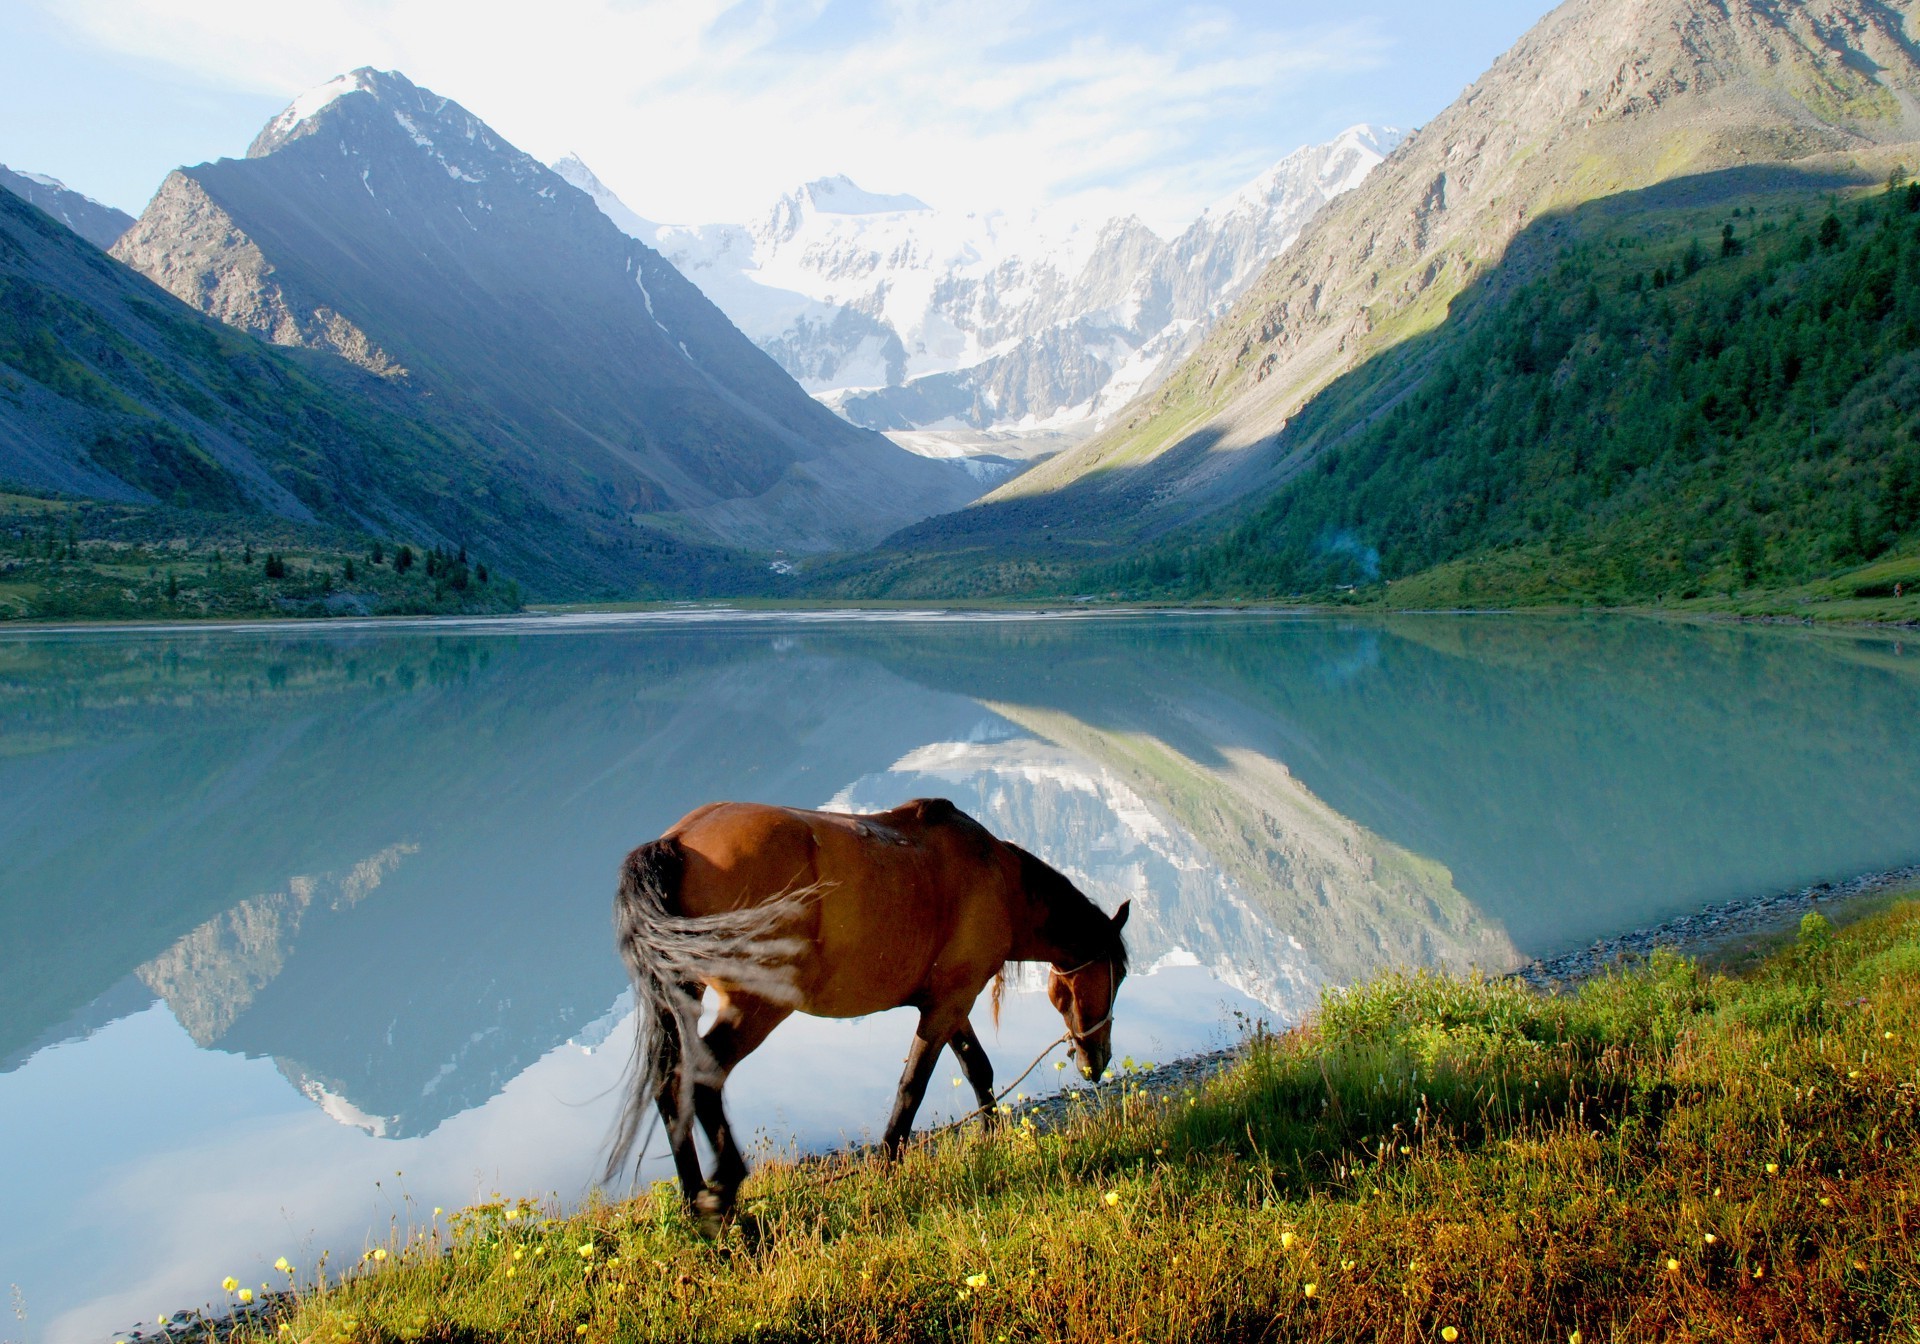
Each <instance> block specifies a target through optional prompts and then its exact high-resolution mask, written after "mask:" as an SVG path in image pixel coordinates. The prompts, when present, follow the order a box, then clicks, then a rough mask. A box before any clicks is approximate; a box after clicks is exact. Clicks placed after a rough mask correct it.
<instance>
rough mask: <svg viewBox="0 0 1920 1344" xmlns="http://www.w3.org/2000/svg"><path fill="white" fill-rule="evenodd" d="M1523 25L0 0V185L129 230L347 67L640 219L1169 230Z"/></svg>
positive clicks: (1088, 3)
mask: <svg viewBox="0 0 1920 1344" xmlns="http://www.w3.org/2000/svg"><path fill="white" fill-rule="evenodd" d="M1548 8H1549V5H1548V3H1547V0H1342V3H1338V4H1329V3H1326V2H1325V0H1320V2H1319V3H1312V4H1308V3H1298V2H1297V0H1265V3H1261V2H1260V0H1229V2H1228V3H1215V4H1191V5H1182V4H1179V3H1177V2H1176V3H1168V2H1167V0H1031V2H1030V3H1029V2H1028V0H997V2H996V3H977V2H976V0H543V2H542V3H539V4H498V3H480V2H479V0H298V3H284V2H281V3H268V4H262V3H260V0H0V52H5V53H7V54H6V56H5V57H4V63H3V64H0V69H4V70H5V75H6V77H5V78H4V79H3V80H0V163H5V164H6V165H7V166H9V167H11V168H14V169H16V170H21V171H29V172H40V173H47V174H50V175H52V176H54V177H58V178H60V179H62V180H63V181H65V182H66V183H67V184H68V185H70V186H72V187H74V188H76V189H77V190H80V191H83V192H85V193H87V194H88V195H91V196H94V197H95V198H97V199H99V200H102V201H105V202H107V203H108V204H110V205H116V206H119V207H120V208H121V209H123V210H126V211H128V212H129V213H132V214H138V213H139V212H140V210H141V209H142V207H144V205H145V204H146V202H147V200H148V198H149V197H150V196H151V195H152V194H153V191H154V189H155V188H157V187H158V186H159V184H160V181H161V180H162V179H163V178H164V177H165V175H166V173H167V172H168V170H169V169H171V168H174V167H176V166H179V165H182V164H191V163H199V162H203V161H205V160H208V159H215V158H220V157H223V156H237V155H240V154H244V153H245V152H246V147H247V145H248V143H249V142H250V141H251V140H252V139H253V137H254V135H255V133H256V132H257V131H258V130H259V128H260V127H261V125H263V124H264V123H265V122H266V121H267V120H268V119H269V118H270V117H272V116H273V114H274V113H276V112H277V111H279V110H280V108H282V107H283V106H285V105H286V104H287V103H288V102H289V101H290V100H291V99H292V98H293V97H294V96H295V95H297V94H298V93H300V92H302V91H303V90H305V89H308V88H311V87H313V86H315V85H318V84H322V83H324V82H326V81H327V80H328V79H330V78H332V77H333V76H334V75H337V74H340V73H342V72H344V71H347V70H350V69H353V68H355V67H358V66H362V65H372V66H376V67H378V68H380V69H395V70H399V71H401V72H403V73H404V74H406V75H407V76H408V77H409V78H410V79H412V80H413V81H414V82H415V83H418V84H421V85H424V86H426V87H428V88H430V89H432V90H434V91H435V92H436V93H439V94H442V95H444V96H447V97H450V98H453V99H455V100H457V101H458V102H460V103H462V104H463V105H465V106H466V107H467V109H468V110H469V111H471V112H473V113H475V114H476V115H478V116H480V117H481V118H482V119H484V120H485V121H487V122H489V123H490V124H491V125H492V126H493V127H494V129H495V130H497V131H499V132H500V133H501V134H502V135H504V136H506V137H507V138H508V139H509V140H511V141H513V142H514V143H515V144H517V145H519V146H520V147H521V148H522V149H525V150H527V151H528V152H530V153H532V154H535V155H537V156H539V157H540V158H542V159H544V160H548V161H551V160H553V159H556V158H558V157H560V156H561V155H563V154H566V153H569V152H572V153H577V154H579V155H580V156H581V157H582V158H583V159H584V160H585V161H586V162H587V164H588V165H589V166H590V167H592V168H593V170H594V171H595V172H596V173H597V174H598V175H599V177H600V178H601V179H602V180H603V181H604V182H606V183H607V185H608V186H610V187H611V188H613V190H614V191H615V192H616V193H617V194H618V195H619V196H620V197H621V198H622V199H623V200H624V201H625V202H626V203H627V205H628V206H630V207H631V208H633V209H634V210H636V211H638V212H639V213H640V214H642V215H644V216H646V217H648V218H651V219H654V220H659V221H664V222H673V223H704V222H712V221H721V220H726V221H745V220H748V219H751V218H753V217H754V216H756V215H757V214H759V213H760V212H761V211H763V210H764V209H765V208H766V207H767V206H768V205H769V204H770V203H771V202H772V201H773V200H774V199H775V198H776V197H777V196H779V195H780V194H781V193H783V192H786V191H789V190H791V189H792V188H793V187H794V186H796V185H798V184H799V183H801V182H805V181H807V180H810V179H812V178H816V177H822V176H827V175H831V174H835V173H844V174H846V175H847V176H849V177H851V178H852V179H853V180H854V181H855V182H857V183H859V184H860V185H861V186H862V187H865V188H867V189H868V190H871V191H879V192H910V193H912V194H913V195H916V196H918V197H920V198H921V199H922V200H925V201H927V202H929V203H930V204H933V205H935V206H939V207H942V208H950V209H993V208H999V209H1006V210H1009V211H1025V210H1032V209H1040V210H1047V211H1049V212H1053V213H1056V214H1063V215H1067V216H1071V217H1077V218H1083V219H1099V218H1104V217H1106V216H1108V215H1111V214H1120V213H1134V214H1138V215H1140V216H1141V217H1142V218H1143V219H1145V220H1146V221H1147V222H1148V223H1149V224H1151V225H1153V226H1154V227H1155V228H1157V229H1160V230H1162V231H1163V232H1172V231H1176V230H1178V229H1179V228H1181V227H1183V226H1184V225H1185V224H1186V223H1188V222H1189V221H1191V220H1192V219H1193V218H1194V217H1195V216H1197V215H1198V214H1199V212H1200V210H1201V209H1202V208H1203V207H1204V206H1205V205H1206V204H1207V203H1208V202H1210V201H1214V200H1218V199H1220V198H1221V197H1224V196H1226V195H1228V194H1229V193H1231V192H1232V191H1233V190H1235V189H1236V188H1237V187H1239V186H1240V185H1242V184H1243V183H1245V182H1247V181H1249V180H1251V179H1252V178H1253V177H1254V176H1256V175H1257V174H1258V173H1259V172H1260V171H1261V170H1263V169H1264V168H1266V167H1267V166H1269V165H1270V164H1272V163H1273V162H1274V161H1276V160H1278V159H1279V158H1281V157H1282V156H1283V155H1285V154H1287V153H1289V152H1290V151H1292V150H1294V149H1297V148H1299V147H1300V146H1302V145H1307V144H1316V143H1320V142H1322V141H1325V140H1328V139H1331V138H1332V137H1333V136H1335V135H1336V134H1338V133H1339V132H1340V131H1341V130H1342V129H1344V128H1345V127H1347V126H1350V125H1353V124H1355V123H1358V122H1372V123H1373V124H1375V125H1382V126H1397V127H1400V128H1402V129H1409V128H1412V127H1414V126H1417V125H1419V124H1420V123H1422V122H1424V121H1426V120H1428V119H1430V118H1431V117H1432V116H1433V115H1434V114H1436V113H1437V112H1439V111H1440V110H1441V109H1442V108H1444V107H1445V106H1446V105H1447V104H1448V103H1449V102H1451V101H1452V100H1453V99H1454V98H1455V97H1457V96H1458V95H1459V93H1460V91H1461V90H1462V89H1463V88H1465V87H1466V86H1467V85H1468V84H1469V83H1471V82H1472V81H1473V79H1474V78H1475V77H1477V76H1478V75H1479V74H1480V72H1481V71H1483V70H1484V69H1485V68H1486V67H1487V65H1488V64H1490V63H1491V61H1492V60H1493V58H1494V57H1495V56H1497V55H1499V53H1500V52H1502V51H1504V50H1505V49H1506V48H1507V47H1509V46H1511V45H1512V44H1513V42H1514V41H1515V40H1516V39H1517V38H1518V37H1519V36H1520V34H1521V33H1523V32H1525V31H1526V29H1527V28H1528V27H1529V26H1531V25H1532V24H1533V23H1534V22H1535V21H1536V20H1537V19H1538V18H1539V17H1540V16H1541V15H1542V14H1543V13H1545V12H1546V10H1547V9H1548Z"/></svg>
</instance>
